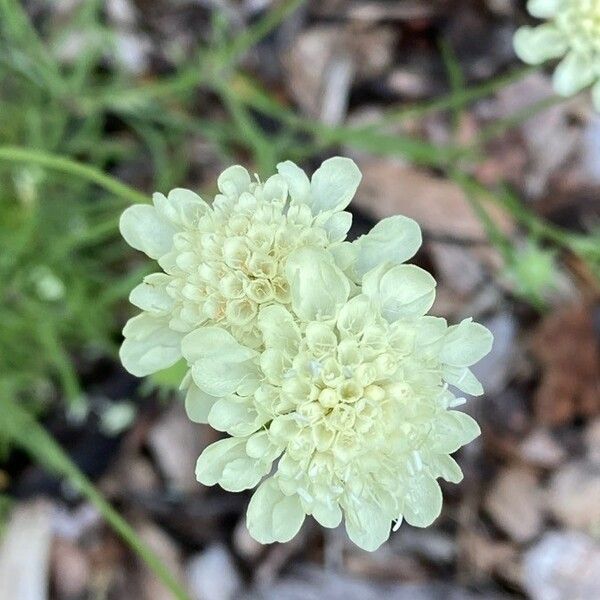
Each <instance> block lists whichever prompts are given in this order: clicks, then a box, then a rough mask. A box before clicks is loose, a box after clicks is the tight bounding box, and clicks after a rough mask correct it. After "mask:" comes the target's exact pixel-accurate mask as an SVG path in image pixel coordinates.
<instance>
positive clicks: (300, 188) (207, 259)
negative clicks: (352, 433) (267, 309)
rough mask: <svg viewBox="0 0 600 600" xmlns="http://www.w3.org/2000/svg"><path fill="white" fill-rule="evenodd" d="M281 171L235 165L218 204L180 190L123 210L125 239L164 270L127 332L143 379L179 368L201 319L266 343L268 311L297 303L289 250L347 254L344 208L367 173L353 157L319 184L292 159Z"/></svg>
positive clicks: (319, 175) (225, 176) (253, 342)
mask: <svg viewBox="0 0 600 600" xmlns="http://www.w3.org/2000/svg"><path fill="white" fill-rule="evenodd" d="M278 171H279V174H277V175H274V176H272V177H270V178H269V179H267V180H266V181H265V182H264V183H261V182H259V181H252V179H251V177H250V175H249V174H248V172H247V171H246V169H244V168H243V167H241V166H234V167H231V168H229V169H227V170H226V171H224V172H223V173H222V174H221V175H220V177H219V179H218V187H219V191H220V193H219V194H218V195H217V196H216V198H215V199H214V202H213V203H212V205H209V204H207V203H206V202H204V200H202V199H201V198H200V197H199V196H197V195H196V194H194V193H193V192H191V191H189V190H184V189H176V190H173V191H172V192H171V193H170V194H169V195H168V197H165V196H163V195H162V194H154V197H153V202H154V205H153V206H150V205H135V206H132V207H130V208H128V209H127V210H126V211H125V212H124V213H123V215H122V217H121V222H120V229H121V233H122V234H123V237H124V238H125V240H126V241H127V242H128V243H129V244H130V245H131V246H133V247H134V248H136V249H138V250H142V251H143V252H145V253H146V254H147V255H148V256H149V257H150V258H153V259H156V260H157V261H158V264H159V265H160V267H161V268H162V270H163V272H162V273H154V274H152V275H149V276H148V277H146V278H145V279H144V282H143V283H142V284H140V285H139V286H137V287H136V288H135V289H134V290H133V291H132V293H131V296H130V301H131V302H132V303H133V304H134V305H135V306H137V307H139V308H141V309H142V311H143V312H142V313H141V314H139V315H138V316H136V317H134V318H133V319H131V320H130V321H129V322H128V323H127V325H126V326H125V328H124V330H123V334H124V336H125V341H124V343H123V345H122V347H121V360H122V362H123V364H124V366H125V368H126V369H127V370H128V371H130V372H131V373H133V374H134V375H138V376H143V375H148V374H149V373H153V372H155V371H158V370H160V369H164V368H166V367H169V366H170V365H172V364H174V363H175V362H176V361H177V360H179V359H180V358H181V339H182V338H183V336H184V335H185V334H186V333H188V332H190V331H192V330H193V329H195V328H196V327H198V326H199V325H203V324H219V325H220V326H223V327H224V328H225V329H227V330H228V331H230V332H231V333H232V334H233V335H234V337H235V339H236V340H237V341H239V342H241V343H243V344H245V345H247V346H249V347H259V346H260V345H261V343H262V340H261V337H260V332H259V330H258V328H257V320H258V313H259V309H260V307H261V306H265V305H269V304H272V303H275V304H281V305H288V304H289V303H290V296H289V282H288V281H287V279H286V276H285V272H284V265H285V261H286V259H287V256H288V255H289V254H290V252H292V251H293V250H295V249H297V248H301V247H305V246H310V247H315V248H326V249H328V250H330V251H332V252H334V251H336V249H337V250H338V251H340V253H341V255H343V258H344V259H346V260H348V254H349V250H348V249H343V248H342V247H341V246H342V240H343V239H344V238H345V236H346V233H347V231H348V229H349V227H350V224H351V221H352V217H351V215H350V213H348V212H345V211H344V210H343V209H344V208H345V207H346V206H347V205H348V203H349V202H350V200H351V199H352V197H353V195H354V193H355V191H356V188H357V186H358V184H359V182H360V179H361V174H360V171H359V170H358V168H357V167H356V165H355V164H354V162H353V161H351V160H350V159H347V158H340V157H337V158H331V159H329V160H326V161H325V162H324V163H323V164H322V165H321V167H320V168H319V169H317V171H316V172H315V173H314V175H313V177H312V179H311V180H309V178H308V177H307V176H306V174H305V173H304V172H303V171H302V170H301V169H300V168H299V167H297V166H296V165H294V164H293V163H291V162H289V161H287V162H284V163H281V164H279V165H278ZM340 260H341V258H340Z"/></svg>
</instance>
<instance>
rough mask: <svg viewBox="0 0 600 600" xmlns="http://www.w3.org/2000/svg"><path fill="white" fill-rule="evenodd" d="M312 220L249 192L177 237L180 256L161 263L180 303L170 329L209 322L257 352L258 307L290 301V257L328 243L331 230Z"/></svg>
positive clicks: (306, 211)
mask: <svg viewBox="0 0 600 600" xmlns="http://www.w3.org/2000/svg"><path fill="white" fill-rule="evenodd" d="M255 194H256V195H257V196H260V185H259V184H257V188H256V190H255ZM312 222H313V217H312V215H311V213H310V210H309V209H308V207H301V208H298V209H297V210H294V211H289V210H288V211H287V212H286V210H285V207H284V205H283V204H277V203H269V204H262V203H261V201H260V199H258V198H257V197H255V196H254V195H252V194H250V193H246V194H242V196H240V198H239V199H238V200H236V201H230V202H229V203H228V204H226V205H224V206H223V205H222V206H219V207H218V208H216V209H215V210H214V212H211V213H208V214H206V215H204V216H203V217H201V218H200V219H199V221H198V222H197V223H195V224H194V226H193V227H191V226H190V227H189V228H188V229H187V230H185V231H183V232H181V233H178V234H176V235H175V238H174V245H175V251H176V258H175V260H174V261H173V264H163V265H161V266H163V269H164V270H165V272H166V273H167V274H168V275H170V276H171V282H170V284H169V285H168V287H167V291H168V293H169V294H170V295H171V297H172V298H173V299H174V300H175V301H176V308H175V310H174V311H173V315H172V319H171V321H170V327H171V328H172V329H175V330H177V331H182V332H187V331H191V330H192V329H194V328H195V327H198V326H199V325H201V324H202V323H203V322H204V321H206V320H207V319H210V320H212V321H216V322H217V323H219V322H223V323H224V324H225V325H226V326H228V327H229V328H230V329H231V331H232V333H233V334H234V336H235V337H236V338H237V339H238V340H239V341H240V342H241V343H244V344H245V345H248V346H251V347H256V346H257V345H258V344H259V343H260V340H261V338H260V335H259V332H258V330H257V315H258V311H259V308H260V305H262V304H265V303H269V302H273V301H275V302H277V303H279V304H283V305H287V304H289V302H290V296H289V287H288V283H287V280H286V279H285V277H284V275H283V264H284V263H285V259H286V258H287V256H288V255H289V254H290V252H292V251H293V250H295V249H296V248H298V247H301V246H304V245H306V244H309V243H310V244H311V245H315V246H317V247H326V246H327V245H328V239H327V235H326V233H325V231H324V230H323V229H322V228H321V227H315V226H313V224H312ZM167 262H168V261H167Z"/></svg>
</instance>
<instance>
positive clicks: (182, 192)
mask: <svg viewBox="0 0 600 600" xmlns="http://www.w3.org/2000/svg"><path fill="white" fill-rule="evenodd" d="M152 202H153V203H154V206H155V207H156V210H157V212H158V214H159V215H160V216H161V217H163V219H166V220H168V221H170V222H171V223H173V225H175V226H176V227H183V226H190V225H193V224H194V223H196V222H197V221H198V219H199V218H200V217H201V216H202V215H203V214H205V213H206V212H207V211H209V210H210V207H209V206H208V204H207V203H206V202H205V201H204V200H202V198H200V196H198V194H196V193H194V192H192V191H191V190H186V189H184V188H175V189H173V190H171V191H170V192H169V196H168V197H165V196H164V195H163V194H160V193H158V192H157V193H155V194H153V196H152Z"/></svg>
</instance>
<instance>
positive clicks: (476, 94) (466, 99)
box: [377, 67, 536, 127]
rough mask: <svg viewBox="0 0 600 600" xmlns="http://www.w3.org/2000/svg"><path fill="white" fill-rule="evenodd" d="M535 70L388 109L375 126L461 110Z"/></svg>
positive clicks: (514, 72) (524, 70) (531, 68)
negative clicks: (433, 98) (426, 100)
mask: <svg viewBox="0 0 600 600" xmlns="http://www.w3.org/2000/svg"><path fill="white" fill-rule="evenodd" d="M535 70H536V68H535V67H524V68H521V69H516V70H514V71H511V72H510V73H508V74H507V75H504V76H502V77H497V78H495V79H492V80H491V81H486V82H484V83H482V84H480V85H475V86H472V87H468V88H464V89H462V90H456V91H453V92H451V93H450V94H448V95H447V96H443V97H441V98H437V99H435V100H431V101H430V102H425V103H423V104H419V105H416V106H411V107H409V108H400V109H398V108H393V109H390V110H388V111H387V112H386V113H385V115H384V117H383V119H382V120H381V121H379V123H378V124H377V126H378V127H383V126H385V125H391V124H393V123H396V122H398V121H405V120H407V119H420V118H422V117H424V116H426V115H428V114H430V113H435V112H440V111H443V110H455V109H459V108H463V107H464V106H466V105H467V104H470V103H472V102H475V101H476V100H480V99H482V98H486V97H487V96H491V95H492V94H494V93H496V92H497V91H499V90H501V89H502V88H503V87H505V86H507V85H509V84H511V83H514V82H515V81H519V79H523V78H524V77H525V76H526V75H529V74H530V73H533V72H535Z"/></svg>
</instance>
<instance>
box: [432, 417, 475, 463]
mask: <svg viewBox="0 0 600 600" xmlns="http://www.w3.org/2000/svg"><path fill="white" fill-rule="evenodd" d="M480 434H481V429H479V425H478V424H477V422H476V421H475V419H473V418H472V417H470V416H469V415H467V414H465V413H463V412H460V411H458V410H446V411H444V412H443V413H441V414H440V415H439V416H438V417H437V418H436V420H435V421H434V423H433V430H432V432H431V439H430V443H429V446H428V449H429V450H431V451H432V452H435V453H438V454H452V452H456V451H457V450H458V449H459V448H461V447H462V446H464V445H465V444H468V443H469V442H472V441H473V440H474V439H475V438H476V437H478V436H479V435H480Z"/></svg>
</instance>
